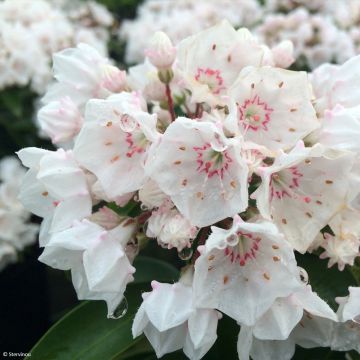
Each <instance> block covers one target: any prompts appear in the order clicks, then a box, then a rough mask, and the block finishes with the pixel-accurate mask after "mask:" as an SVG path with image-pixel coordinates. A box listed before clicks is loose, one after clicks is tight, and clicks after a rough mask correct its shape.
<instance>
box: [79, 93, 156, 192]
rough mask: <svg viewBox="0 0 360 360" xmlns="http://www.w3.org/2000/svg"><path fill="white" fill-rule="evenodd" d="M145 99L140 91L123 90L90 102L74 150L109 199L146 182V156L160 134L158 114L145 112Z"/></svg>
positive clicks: (137, 187) (133, 189) (138, 187)
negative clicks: (157, 126)
mask: <svg viewBox="0 0 360 360" xmlns="http://www.w3.org/2000/svg"><path fill="white" fill-rule="evenodd" d="M143 101H144V100H143V99H142V97H141V96H140V95H139V94H138V93H126V92H123V93H120V94H116V95H113V96H110V97H109V98H108V99H106V100H96V99H93V100H91V101H89V102H88V104H87V107H86V113H85V123H84V126H83V128H82V129H81V132H80V134H79V136H78V138H77V139H76V142H75V147H74V153H75V157H76V159H77V160H78V161H79V163H80V164H81V165H82V166H83V167H85V168H86V169H88V170H90V171H91V172H93V173H94V174H95V175H96V176H97V178H98V179H99V181H100V183H101V186H102V188H103V189H104V191H105V194H106V195H107V196H108V197H109V198H110V199H113V198H115V197H117V196H121V195H125V194H127V193H129V192H132V191H135V190H138V189H140V187H141V186H142V184H143V183H144V181H145V173H144V163H145V159H146V157H147V152H148V149H149V147H150V145H151V141H155V140H156V138H157V136H158V133H157V131H156V115H150V114H149V113H147V112H145V110H146V108H145V107H144V106H145V105H144V102H143ZM89 153H92V156H89Z"/></svg>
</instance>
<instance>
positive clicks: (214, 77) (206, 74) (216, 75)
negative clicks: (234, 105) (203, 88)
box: [195, 68, 226, 95]
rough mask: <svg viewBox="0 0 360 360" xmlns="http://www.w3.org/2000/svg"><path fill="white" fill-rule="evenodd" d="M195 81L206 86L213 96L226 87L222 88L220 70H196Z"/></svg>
mask: <svg viewBox="0 0 360 360" xmlns="http://www.w3.org/2000/svg"><path fill="white" fill-rule="evenodd" d="M195 80H196V81H198V82H200V83H201V84H206V85H207V86H208V87H209V89H210V90H211V92H212V93H213V94H215V95H217V94H219V93H220V92H221V91H222V90H225V89H226V87H225V86H223V84H224V79H223V78H222V76H221V72H220V70H214V69H210V68H206V69H203V68H198V69H197V72H196V74H195Z"/></svg>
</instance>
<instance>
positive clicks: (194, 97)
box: [178, 21, 263, 105]
mask: <svg viewBox="0 0 360 360" xmlns="http://www.w3.org/2000/svg"><path fill="white" fill-rule="evenodd" d="M262 58H263V49H262V47H261V46H260V45H259V44H258V43H257V41H256V39H255V38H254V37H252V35H251V34H250V33H249V32H248V31H247V30H246V29H240V30H239V31H235V29H234V28H233V27H232V26H231V25H230V24H229V23H228V22H227V21H223V22H221V23H219V24H218V25H216V26H214V27H212V28H210V29H207V30H204V31H202V32H200V33H198V34H196V35H194V36H191V37H189V38H187V39H185V40H183V41H182V42H181V43H180V44H179V46H178V66H179V68H180V70H182V71H183V76H184V81H185V83H186V87H187V88H188V89H189V90H190V91H191V101H192V102H193V103H195V102H207V103H209V104H210V105H217V104H222V103H223V100H222V99H221V97H222V96H224V95H225V94H226V92H227V90H228V88H229V87H230V86H231V85H232V83H233V82H234V80H235V79H236V76H237V74H238V73H239V72H240V70H241V69H242V68H243V67H245V66H248V65H253V66H260V65H261V64H262Z"/></svg>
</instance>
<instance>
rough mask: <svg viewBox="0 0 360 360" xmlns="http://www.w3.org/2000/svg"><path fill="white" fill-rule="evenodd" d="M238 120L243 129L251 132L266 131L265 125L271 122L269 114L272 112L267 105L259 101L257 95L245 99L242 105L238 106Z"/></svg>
mask: <svg viewBox="0 0 360 360" xmlns="http://www.w3.org/2000/svg"><path fill="white" fill-rule="evenodd" d="M238 109H239V113H240V119H239V121H240V122H241V123H242V124H243V127H244V129H251V130H253V131H258V130H265V131H268V127H267V124H268V123H269V122H270V120H271V117H270V115H271V113H272V112H273V111H274V110H273V109H272V108H271V107H269V105H268V104H267V103H266V102H264V101H261V100H260V98H259V96H258V95H255V96H253V97H252V98H250V99H246V100H245V101H244V103H243V104H242V105H238Z"/></svg>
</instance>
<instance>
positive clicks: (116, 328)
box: [31, 285, 141, 360]
mask: <svg viewBox="0 0 360 360" xmlns="http://www.w3.org/2000/svg"><path fill="white" fill-rule="evenodd" d="M125 296H126V298H127V300H128V304H129V309H128V312H127V313H126V315H125V316H124V317H122V318H121V319H118V320H111V319H107V317H106V314H107V310H106V304H105V302H104V301H85V302H82V303H81V304H80V305H78V306H77V307H76V308H74V309H73V310H72V311H70V312H69V313H68V314H67V315H65V316H64V317H63V318H62V319H61V320H59V321H58V322H57V323H56V324H55V325H54V326H52V327H51V328H50V330H49V331H48V332H47V333H46V334H45V335H44V336H43V337H42V338H41V339H40V340H39V342H38V343H37V344H36V345H35V346H34V348H33V349H32V350H31V359H32V360H45V359H46V360H63V359H72V360H76V359H78V360H80V359H86V360H98V359H111V358H113V357H114V356H115V355H116V356H118V355H119V354H121V353H123V352H125V351H127V350H128V349H129V348H130V347H131V346H133V345H134V344H135V343H136V342H138V341H141V337H139V338H137V339H135V340H134V339H133V338H132V335H131V324H132V321H133V318H134V314H135V312H136V311H137V309H138V307H139V305H140V303H141V288H140V286H139V285H131V286H129V287H128V289H127V291H126V294H125Z"/></svg>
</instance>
